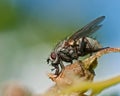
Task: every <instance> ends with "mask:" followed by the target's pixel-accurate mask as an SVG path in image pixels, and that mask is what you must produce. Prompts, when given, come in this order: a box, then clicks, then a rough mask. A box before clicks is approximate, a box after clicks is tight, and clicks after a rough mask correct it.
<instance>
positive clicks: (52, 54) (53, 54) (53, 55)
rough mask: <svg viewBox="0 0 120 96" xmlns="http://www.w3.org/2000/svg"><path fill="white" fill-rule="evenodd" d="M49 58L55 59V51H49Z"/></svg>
mask: <svg viewBox="0 0 120 96" xmlns="http://www.w3.org/2000/svg"><path fill="white" fill-rule="evenodd" d="M51 58H52V59H53V60H55V59H56V54H55V52H52V53H51Z"/></svg>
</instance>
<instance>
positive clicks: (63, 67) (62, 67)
mask: <svg viewBox="0 0 120 96" xmlns="http://www.w3.org/2000/svg"><path fill="white" fill-rule="evenodd" d="M60 67H61V69H62V70H63V69H65V66H64V64H63V62H62V61H61V60H60Z"/></svg>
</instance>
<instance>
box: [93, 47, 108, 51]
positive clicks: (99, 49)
mask: <svg viewBox="0 0 120 96" xmlns="http://www.w3.org/2000/svg"><path fill="white" fill-rule="evenodd" d="M107 48H110V47H104V48H98V49H95V50H92V51H93V52H98V51H101V50H104V49H107Z"/></svg>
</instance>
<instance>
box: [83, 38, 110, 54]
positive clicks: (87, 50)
mask: <svg viewBox="0 0 120 96" xmlns="http://www.w3.org/2000/svg"><path fill="white" fill-rule="evenodd" d="M85 41H86V43H87V44H88V48H85V49H86V52H88V53H90V55H92V53H93V52H98V51H100V50H104V49H107V48H109V47H105V48H97V49H94V47H92V45H91V44H90V42H89V40H88V39H87V38H85Z"/></svg>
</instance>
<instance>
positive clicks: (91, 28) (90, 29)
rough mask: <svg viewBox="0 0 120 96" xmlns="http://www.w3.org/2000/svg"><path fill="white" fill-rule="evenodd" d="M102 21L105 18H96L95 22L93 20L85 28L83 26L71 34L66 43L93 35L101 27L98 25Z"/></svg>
mask: <svg viewBox="0 0 120 96" xmlns="http://www.w3.org/2000/svg"><path fill="white" fill-rule="evenodd" d="M104 19H105V16H101V17H98V18H96V19H95V20H93V21H92V22H90V23H89V24H87V25H86V26H84V27H83V28H81V29H80V30H78V31H77V32H75V33H74V34H72V36H70V37H69V38H68V42H69V41H71V40H77V39H79V38H81V37H86V36H89V35H91V34H93V33H94V32H95V31H96V30H98V29H99V28H100V27H101V26H102V25H101V24H100V23H101V22H102V21H103V20H104Z"/></svg>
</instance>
